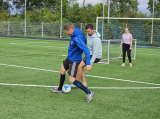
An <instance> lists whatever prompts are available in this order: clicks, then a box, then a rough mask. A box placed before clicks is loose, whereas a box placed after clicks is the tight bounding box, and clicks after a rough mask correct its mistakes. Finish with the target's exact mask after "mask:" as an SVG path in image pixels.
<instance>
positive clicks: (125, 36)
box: [122, 33, 132, 45]
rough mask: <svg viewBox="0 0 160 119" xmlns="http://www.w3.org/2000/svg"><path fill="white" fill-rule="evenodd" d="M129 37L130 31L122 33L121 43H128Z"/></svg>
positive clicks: (130, 35)
mask: <svg viewBox="0 0 160 119" xmlns="http://www.w3.org/2000/svg"><path fill="white" fill-rule="evenodd" d="M131 37H132V34H130V33H128V34H126V33H124V34H123V35H122V38H123V43H125V44H129V45H130V42H131Z"/></svg>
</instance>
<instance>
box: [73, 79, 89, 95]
mask: <svg viewBox="0 0 160 119" xmlns="http://www.w3.org/2000/svg"><path fill="white" fill-rule="evenodd" d="M73 84H74V85H76V86H77V87H79V88H80V89H82V90H83V91H84V92H86V94H90V93H91V92H90V91H89V90H88V89H87V88H86V87H85V86H84V85H83V84H82V83H81V82H79V81H77V80H75V81H74V82H73Z"/></svg>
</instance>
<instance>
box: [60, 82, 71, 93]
mask: <svg viewBox="0 0 160 119" xmlns="http://www.w3.org/2000/svg"><path fill="white" fill-rule="evenodd" d="M62 91H63V92H64V93H69V92H70V91H71V86H70V85H68V84H65V85H63V87H62Z"/></svg>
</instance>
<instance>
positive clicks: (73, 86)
mask: <svg viewBox="0 0 160 119" xmlns="http://www.w3.org/2000/svg"><path fill="white" fill-rule="evenodd" d="M70 86H71V88H78V87H77V86H76V85H74V84H71V85H70ZM84 86H85V87H86V88H88V85H87V84H86V85H84Z"/></svg>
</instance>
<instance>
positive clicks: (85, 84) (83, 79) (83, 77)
mask: <svg viewBox="0 0 160 119" xmlns="http://www.w3.org/2000/svg"><path fill="white" fill-rule="evenodd" d="M81 79H82V84H83V85H84V86H87V82H86V77H85V72H84V69H83V70H82V76H81Z"/></svg>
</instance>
